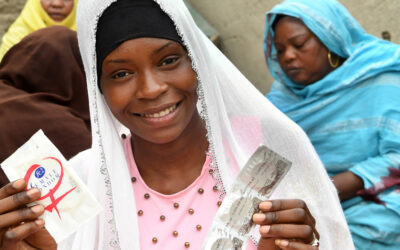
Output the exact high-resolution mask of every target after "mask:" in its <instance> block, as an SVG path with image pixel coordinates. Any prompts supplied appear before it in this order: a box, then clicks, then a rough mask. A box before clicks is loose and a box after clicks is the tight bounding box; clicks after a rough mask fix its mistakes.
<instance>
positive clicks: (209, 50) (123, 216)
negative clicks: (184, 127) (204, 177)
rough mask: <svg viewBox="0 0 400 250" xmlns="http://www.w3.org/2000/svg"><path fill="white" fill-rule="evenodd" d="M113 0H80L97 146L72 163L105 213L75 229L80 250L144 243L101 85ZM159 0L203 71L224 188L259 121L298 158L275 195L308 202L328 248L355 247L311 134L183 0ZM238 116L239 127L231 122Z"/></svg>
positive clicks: (203, 94) (206, 111) (203, 103)
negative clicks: (103, 31) (230, 158)
mask: <svg viewBox="0 0 400 250" xmlns="http://www.w3.org/2000/svg"><path fill="white" fill-rule="evenodd" d="M114 1H115V0H84V1H79V4H78V11H77V25H78V40H79V46H80V50H81V54H82V58H83V63H84V67H85V72H86V79H87V85H88V92H89V102H90V113H91V120H92V135H93V145H92V148H91V149H90V150H89V151H85V152H83V153H81V154H80V155H78V156H77V157H75V159H73V160H72V161H71V163H72V164H73V165H75V166H76V168H78V169H80V170H81V171H82V172H84V175H85V178H86V183H87V184H88V186H89V188H90V189H91V190H92V191H93V193H94V194H95V196H96V197H97V198H98V199H99V201H100V202H101V203H102V205H103V207H104V211H103V213H102V214H101V215H100V216H98V217H97V218H96V219H94V220H92V221H91V222H90V223H88V224H86V225H84V226H83V227H82V228H81V229H80V230H79V231H78V232H77V233H76V235H75V236H74V239H72V242H73V245H72V248H73V249H112V248H117V249H118V248H121V249H140V247H139V237H140V236H139V232H138V225H137V216H136V214H137V213H136V207H135V200H134V193H133V190H132V185H131V182H130V177H129V172H128V167H127V163H126V160H125V156H124V151H123V148H122V144H121V141H120V135H121V133H122V132H123V131H126V128H124V127H123V126H122V125H121V124H120V123H119V122H118V121H117V120H116V119H115V118H114V116H113V115H112V114H111V112H110V110H109V109H108V107H107V104H106V102H105V100H104V99H103V96H102V94H101V93H100V91H99V89H98V87H97V86H98V85H97V70H96V54H95V52H96V50H95V38H96V36H95V35H96V27H97V21H98V19H99V17H100V16H101V14H102V13H103V11H104V10H105V9H106V8H107V7H108V6H109V5H110V4H111V3H112V2H114ZM156 2H157V3H158V4H159V5H160V6H161V8H162V9H163V10H164V11H165V12H166V13H167V14H168V15H169V16H170V17H171V19H172V20H173V21H174V23H175V25H176V28H177V30H178V33H179V34H180V35H181V36H182V38H183V41H184V44H185V45H186V48H187V49H188V51H189V55H190V57H191V59H192V62H193V68H194V70H195V71H196V72H197V75H198V80H199V87H198V93H199V103H198V107H199V110H201V116H202V117H203V118H204V119H205V120H206V124H207V130H208V140H209V142H210V154H211V155H212V158H213V164H214V165H213V167H215V168H216V169H217V171H216V172H217V173H219V174H218V175H216V176H215V177H216V178H217V179H218V181H219V187H220V189H221V190H222V191H223V192H224V191H225V190H229V187H230V185H231V184H232V182H233V180H234V177H235V174H236V173H235V172H236V171H233V170H232V168H230V167H229V165H228V163H227V157H226V150H227V148H229V149H230V151H231V152H232V154H233V155H234V156H235V160H236V162H237V163H238V164H239V166H243V165H244V163H245V162H246V161H247V160H248V158H249V156H250V155H251V153H252V152H253V151H254V150H255V147H254V146H251V145H250V144H249V143H248V141H249V139H250V140H252V139H254V138H252V137H254V136H256V133H255V132H254V131H255V130H257V129H255V127H258V130H260V131H262V136H261V137H260V138H259V140H258V141H259V142H262V143H263V144H265V145H266V146H268V147H269V148H271V149H272V150H274V151H275V152H277V153H279V154H280V155H282V156H284V157H286V158H287V159H289V160H290V161H292V163H293V165H292V169H291V170H290V172H289V173H288V175H287V176H286V178H285V179H284V181H283V182H282V183H281V185H280V186H279V188H278V189H277V190H276V192H275V193H274V195H273V197H274V198H279V199H287V198H298V199H303V200H305V201H306V202H307V204H308V207H309V208H310V210H311V212H312V214H313V215H314V217H315V218H316V220H317V229H318V231H319V232H320V234H321V246H322V247H321V249H353V244H352V240H351V236H350V232H349V230H348V228H347V225H346V221H345V219H344V216H343V212H342V210H341V207H340V203H339V200H338V198H337V194H336V190H335V188H334V187H333V185H332V183H331V181H330V180H329V178H328V175H327V174H326V172H325V169H324V167H323V166H322V163H321V162H320V160H319V158H318V156H317V155H316V152H315V150H314V148H313V147H312V145H311V143H310V142H309V140H308V138H307V136H306V135H305V133H304V132H303V131H302V130H301V129H300V128H299V127H298V126H297V125H296V124H294V123H293V122H292V121H291V120H289V119H288V118H287V117H286V116H285V115H284V114H282V113H281V112H280V111H279V110H278V109H276V108H275V107H274V106H273V105H272V104H271V103H269V101H268V100H267V99H266V98H265V97H264V96H263V95H262V94H261V93H260V92H259V91H258V90H257V89H256V88H255V87H253V85H252V84H251V83H250V82H249V81H248V80H247V79H246V78H245V77H244V76H243V75H242V74H241V73H240V72H239V70H238V69H237V68H236V67H235V66H234V65H233V64H232V63H231V62H230V61H229V60H228V59H227V58H226V57H225V56H224V55H223V54H222V53H221V52H220V51H219V50H218V49H217V48H216V47H215V46H214V45H213V44H212V43H211V42H210V41H209V40H208V39H207V37H206V36H205V35H204V34H203V33H202V32H201V31H200V30H199V28H198V27H197V26H196V25H195V23H194V21H193V19H192V17H191V16H190V14H189V11H188V10H187V8H186V7H185V5H184V3H183V1H182V0H156ZM260 53H262V48H260ZM235 119H239V120H240V123H239V124H240V125H232V124H233V123H232V121H233V120H235ZM249 145H250V146H249ZM255 238H257V239H258V236H256V237H255Z"/></svg>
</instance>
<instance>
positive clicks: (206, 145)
mask: <svg viewBox="0 0 400 250" xmlns="http://www.w3.org/2000/svg"><path fill="white" fill-rule="evenodd" d="M78 23H79V29H78V40H79V46H80V49H81V54H82V56H83V62H84V66H85V71H86V77H87V84H88V93H89V102H90V111H91V121H92V131H93V145H92V148H91V149H90V150H87V151H84V152H82V153H80V154H79V155H77V156H76V157H75V158H74V159H72V160H71V164H72V165H73V166H75V168H76V169H77V170H78V171H79V172H81V173H83V176H82V177H83V178H84V179H85V180H86V183H87V185H88V187H89V188H90V189H91V191H92V192H93V193H94V194H95V196H96V197H97V199H98V200H99V201H100V202H101V204H102V205H103V208H104V212H103V213H102V214H101V215H99V216H97V217H96V219H95V220H93V221H92V222H91V223H89V224H87V225H84V226H83V227H82V228H81V229H80V230H79V231H78V232H77V233H76V235H74V236H73V237H71V239H70V241H68V242H62V243H61V244H60V245H59V246H58V247H64V246H65V247H66V248H67V249H146V250H147V249H160V250H161V249H162V250H166V249H169V250H176V249H201V247H202V244H203V243H204V240H205V238H206V236H207V233H208V231H209V229H210V226H211V224H212V222H213V218H214V216H215V214H216V213H217V211H218V209H219V206H220V205H221V202H222V201H223V199H224V197H225V195H226V192H227V191H229V189H230V188H231V186H232V183H233V182H234V180H235V177H236V176H237V174H238V172H239V170H240V168H241V167H243V166H244V164H245V163H246V161H247V160H248V159H249V157H250V156H251V154H252V153H253V152H254V151H255V150H256V148H257V147H258V145H259V144H261V143H262V144H266V145H267V146H268V147H269V148H271V149H273V150H274V151H275V152H277V153H278V154H280V155H282V156H284V157H286V158H287V159H289V160H290V161H291V162H292V168H291V170H290V171H289V173H288V174H287V176H286V177H285V179H284V180H283V181H282V182H281V184H280V186H279V187H278V188H277V190H276V191H275V192H274V194H273V198H272V200H266V201H263V202H260V203H259V204H258V205H259V212H257V213H255V214H254V215H253V218H252V221H249V222H248V223H250V224H252V223H255V224H257V225H259V226H260V227H259V230H256V231H255V232H254V234H253V237H252V240H250V242H249V244H248V245H244V248H243V249H247V250H255V249H258V250H273V249H292V250H295V249H296V250H315V249H318V239H319V238H320V239H321V245H323V249H353V246H352V241H351V238H350V233H349V231H348V229H347V226H346V223H345V220H344V216H343V214H342V211H341V208H340V205H339V202H338V198H337V194H336V191H335V189H334V188H333V185H332V183H331V182H330V180H329V178H328V176H327V174H326V172H325V171H324V169H323V166H322V165H321V162H320V161H319V159H318V157H317V155H316V153H315V151H314V149H313V148H312V146H311V144H310V142H309V141H308V139H307V137H306V136H305V135H304V133H303V132H302V131H301V129H299V127H298V126H297V125H295V124H294V123H293V122H291V121H290V120H289V119H287V118H286V117H285V116H284V115H283V114H282V113H281V112H279V111H278V110H277V109H276V108H274V107H273V106H272V105H271V104H270V103H269V102H268V101H267V100H266V99H265V98H264V97H263V96H262V94H261V93H259V92H258V91H257V90H256V89H255V88H254V87H253V86H252V84H251V83H250V82H248V81H247V80H246V79H245V77H244V76H243V75H242V74H241V73H240V72H239V71H238V70H237V69H236V68H235V67H234V66H233V65H232V64H231V63H230V62H229V60H228V59H226V57H224V56H223V55H222V54H221V52H220V51H219V50H218V49H217V48H216V47H215V46H214V45H213V44H212V43H211V41H209V40H208V39H207V37H206V36H205V35H204V34H203V33H201V31H200V30H199V29H198V27H197V26H196V25H195V23H194V21H193V19H192V17H191V16H190V14H189V12H188V10H187V8H186V7H185V5H184V3H183V1H181V0H160V1H152V0H117V1H112V0H100V1H99V0H85V1H81V2H80V6H79V9H78ZM25 185H26V183H25V182H24V181H23V180H17V181H15V182H13V183H12V184H10V185H8V186H6V187H4V188H3V189H2V190H0V216H2V218H8V220H7V221H6V222H8V223H6V222H4V223H2V224H0V231H1V230H2V231H3V233H4V234H3V235H4V237H3V239H2V241H1V243H2V244H3V246H9V247H17V246H18V245H23V244H24V243H27V242H29V239H32V238H34V239H41V240H37V241H36V242H35V246H41V245H40V244H44V243H45V242H51V241H49V240H47V241H46V240H45V239H46V237H47V239H49V235H48V234H46V231H44V230H43V221H42V220H40V219H38V216H39V215H40V214H42V213H43V209H42V210H40V208H36V209H35V210H28V209H25V210H23V209H22V210H21V209H20V207H21V205H22V204H27V203H30V202H32V201H34V200H36V199H38V198H39V197H40V193H39V190H37V189H29V190H28V191H27V192H25V191H23V189H24V187H25ZM17 197H20V198H21V199H18V198H17ZM2 207H3V208H6V209H3V210H2V209H1V208H2ZM27 210H28V211H27ZM23 211H25V213H24V212H23ZM21 212H22V213H21ZM11 219H12V220H11ZM20 222H27V223H24V224H19V223H20ZM320 236H321V237H320ZM42 237H43V238H42ZM50 239H51V238H50ZM53 243H54V242H53ZM30 244H31V245H33V244H32V243H30ZM50 247H56V246H55V244H53V245H51V246H50Z"/></svg>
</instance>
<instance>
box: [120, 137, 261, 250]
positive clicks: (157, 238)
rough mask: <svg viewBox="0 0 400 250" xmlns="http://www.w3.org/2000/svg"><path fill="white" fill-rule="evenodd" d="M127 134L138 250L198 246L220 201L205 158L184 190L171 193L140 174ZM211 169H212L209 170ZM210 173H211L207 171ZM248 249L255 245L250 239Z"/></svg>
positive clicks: (208, 160)
mask: <svg viewBox="0 0 400 250" xmlns="http://www.w3.org/2000/svg"><path fill="white" fill-rule="evenodd" d="M130 141H131V140H130V137H129V136H127V137H126V139H124V140H123V146H124V150H125V155H126V157H127V162H128V166H129V172H130V174H131V177H132V187H133V189H134V191H135V192H134V194H135V201H136V208H137V209H138V211H137V213H138V223H139V234H140V246H141V248H142V249H145V250H148V249H160V250H161V249H162V250H179V249H201V246H202V243H203V241H204V239H205V238H206V236H207V232H208V230H209V228H210V227H211V224H212V221H213V218H214V216H215V214H216V213H217V210H218V208H219V205H218V203H219V202H220V201H221V200H220V198H219V196H220V194H221V193H220V191H218V190H214V186H215V184H216V181H215V180H214V179H213V178H212V175H211V174H210V167H209V163H210V159H209V157H207V159H206V162H205V163H204V165H203V169H202V171H201V174H200V176H199V177H198V178H197V179H196V180H195V181H194V182H193V183H192V184H191V185H189V186H188V187H187V188H186V189H184V190H182V191H180V192H178V193H176V194H172V195H165V194H161V193H159V192H157V191H154V190H152V189H151V188H149V187H148V186H147V185H146V183H145V182H144V181H143V179H142V177H141V176H140V173H139V170H138V168H137V166H136V163H135V160H134V158H133V154H132V147H131V143H130ZM211 171H212V170H211ZM211 173H212V172H211ZM247 249H248V250H255V249H257V247H256V246H255V244H254V243H253V242H252V241H250V243H249V245H248V247H247Z"/></svg>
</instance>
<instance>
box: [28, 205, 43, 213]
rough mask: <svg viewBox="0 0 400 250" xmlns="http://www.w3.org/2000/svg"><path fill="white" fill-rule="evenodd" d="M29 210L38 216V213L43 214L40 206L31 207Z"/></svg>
mask: <svg viewBox="0 0 400 250" xmlns="http://www.w3.org/2000/svg"><path fill="white" fill-rule="evenodd" d="M31 210H32V211H33V212H34V213H35V214H38V213H40V212H43V210H44V208H43V206H42V205H36V206H33V207H31Z"/></svg>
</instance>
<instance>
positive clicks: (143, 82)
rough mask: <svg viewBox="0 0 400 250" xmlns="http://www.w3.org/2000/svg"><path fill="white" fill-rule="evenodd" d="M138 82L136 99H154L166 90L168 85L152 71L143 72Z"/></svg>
mask: <svg viewBox="0 0 400 250" xmlns="http://www.w3.org/2000/svg"><path fill="white" fill-rule="evenodd" d="M138 82H139V88H138V89H137V91H136V98H138V99H156V98H157V97H159V96H160V95H162V94H163V93H165V92H166V91H167V90H168V85H167V84H166V83H165V82H163V81H161V80H159V79H157V78H156V77H155V76H154V75H153V74H152V73H144V74H143V75H142V77H140V78H139V79H138Z"/></svg>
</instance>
